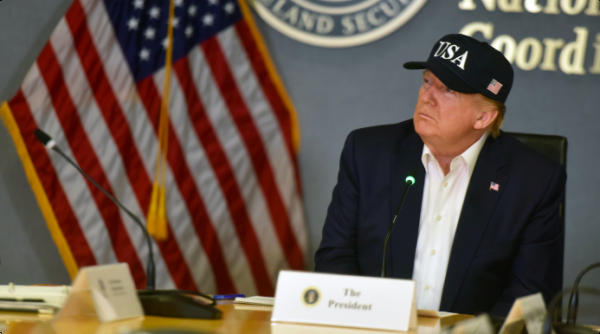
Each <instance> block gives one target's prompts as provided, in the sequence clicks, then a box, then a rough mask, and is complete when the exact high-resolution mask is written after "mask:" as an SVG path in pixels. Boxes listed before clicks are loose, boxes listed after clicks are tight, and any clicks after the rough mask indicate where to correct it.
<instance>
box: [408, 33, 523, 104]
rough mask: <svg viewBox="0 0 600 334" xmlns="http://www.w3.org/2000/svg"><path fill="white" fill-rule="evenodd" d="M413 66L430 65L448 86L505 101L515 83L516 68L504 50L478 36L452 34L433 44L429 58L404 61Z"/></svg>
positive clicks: (463, 91)
mask: <svg viewBox="0 0 600 334" xmlns="http://www.w3.org/2000/svg"><path fill="white" fill-rule="evenodd" d="M404 68H407V69H409V70H417V69H428V70H430V71H431V72H432V73H433V74H434V75H435V76H436V77H437V78H438V79H440V81H442V82H443V83H444V85H446V87H448V88H450V89H452V90H454V91H457V92H459V93H467V94H475V93H480V94H481V95H483V96H485V97H488V98H490V99H492V100H495V101H500V102H505V101H506V98H507V97H508V93H509V92H510V89H511V87H512V83H513V76H514V72H513V68H512V66H511V65H510V62H508V60H507V59H506V58H505V57H504V55H503V54H502V52H500V51H498V50H496V49H495V48H493V47H492V46H491V45H489V44H488V43H486V42H480V41H478V40H476V39H475V38H472V37H469V36H465V35H460V34H451V35H446V36H444V37H442V38H441V39H440V40H439V41H437V43H436V44H435V45H434V46H433V49H432V50H431V53H430V54H429V58H428V59H427V61H411V62H408V63H404Z"/></svg>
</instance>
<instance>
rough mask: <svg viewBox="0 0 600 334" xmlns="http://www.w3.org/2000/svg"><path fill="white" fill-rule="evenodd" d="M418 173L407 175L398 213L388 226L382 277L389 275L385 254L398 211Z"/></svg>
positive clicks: (384, 243)
mask: <svg viewBox="0 0 600 334" xmlns="http://www.w3.org/2000/svg"><path fill="white" fill-rule="evenodd" d="M416 174H417V173H416V172H414V171H411V172H410V173H409V175H408V176H407V177H406V188H404V194H402V199H401V200H400V204H398V208H397V209H396V214H395V215H394V219H393V220H392V223H391V224H390V227H389V228H388V232H387V234H386V236H385V241H384V242H383V261H382V262H381V277H387V274H386V270H385V255H386V253H387V252H386V251H387V245H388V241H389V240H390V236H391V235H392V231H393V230H394V224H395V223H396V218H398V213H399V212H400V208H402V204H404V199H405V198H406V194H407V193H408V189H409V188H410V186H412V185H413V184H414V183H415V175H416Z"/></svg>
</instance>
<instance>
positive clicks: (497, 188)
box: [490, 181, 500, 191]
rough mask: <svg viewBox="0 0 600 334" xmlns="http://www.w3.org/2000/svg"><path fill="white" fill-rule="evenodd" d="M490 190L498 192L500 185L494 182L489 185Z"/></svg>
mask: <svg viewBox="0 0 600 334" xmlns="http://www.w3.org/2000/svg"><path fill="white" fill-rule="evenodd" d="M490 190H495V191H500V185H499V184H498V183H496V182H494V181H492V183H491V184H490Z"/></svg>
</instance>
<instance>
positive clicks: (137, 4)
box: [133, 0, 144, 9]
mask: <svg viewBox="0 0 600 334" xmlns="http://www.w3.org/2000/svg"><path fill="white" fill-rule="evenodd" d="M133 7H134V8H135V9H143V8H144V0H134V1H133Z"/></svg>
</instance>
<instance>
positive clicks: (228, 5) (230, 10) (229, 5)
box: [224, 2, 235, 15]
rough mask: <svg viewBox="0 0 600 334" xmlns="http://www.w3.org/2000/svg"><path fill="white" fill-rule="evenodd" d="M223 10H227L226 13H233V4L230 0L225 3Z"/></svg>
mask: <svg viewBox="0 0 600 334" xmlns="http://www.w3.org/2000/svg"><path fill="white" fill-rule="evenodd" d="M224 9H225V12H227V14H230V15H231V14H233V12H234V11H235V5H234V4H233V3H231V2H228V3H226V4H225V7H224Z"/></svg>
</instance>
